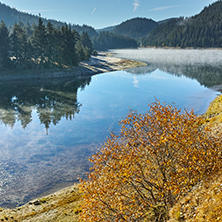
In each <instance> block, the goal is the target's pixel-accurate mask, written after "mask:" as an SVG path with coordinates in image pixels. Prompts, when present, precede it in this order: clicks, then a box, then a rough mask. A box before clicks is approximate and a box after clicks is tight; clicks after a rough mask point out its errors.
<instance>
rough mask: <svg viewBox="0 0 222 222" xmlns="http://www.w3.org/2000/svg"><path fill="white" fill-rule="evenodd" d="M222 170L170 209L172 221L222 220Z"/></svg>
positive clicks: (208, 221)
mask: <svg viewBox="0 0 222 222" xmlns="http://www.w3.org/2000/svg"><path fill="white" fill-rule="evenodd" d="M221 173H222V172H220V173H218V175H214V178H212V179H211V180H209V181H206V182H203V183H202V184H200V185H199V186H198V187H195V189H194V190H193V191H192V192H190V193H189V194H188V195H187V196H186V197H185V198H184V199H183V200H182V201H180V202H179V203H178V204H176V205H175V206H174V207H173V209H171V211H170V218H171V219H170V221H171V222H176V221H186V222H188V221H192V222H197V221H198V222H204V221H206V222H216V221H222V175H221Z"/></svg>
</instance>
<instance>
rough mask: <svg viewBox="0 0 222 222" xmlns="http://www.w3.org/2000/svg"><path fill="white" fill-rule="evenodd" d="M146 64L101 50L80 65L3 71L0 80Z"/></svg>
mask: <svg viewBox="0 0 222 222" xmlns="http://www.w3.org/2000/svg"><path fill="white" fill-rule="evenodd" d="M145 65H147V64H146V63H143V62H137V61H133V60H126V59H120V58H115V57H114V56H113V55H112V54H111V53H108V52H100V53H99V54H98V56H92V57H91V58H90V59H89V60H88V61H83V62H80V63H79V66H73V67H64V68H61V69H59V68H54V69H43V70H25V71H10V72H1V73H0V82H4V81H24V80H41V79H43V80H44V79H57V78H65V77H72V76H73V77H78V76H89V75H90V76H91V75H95V74H99V73H105V72H112V71H118V70H124V69H129V68H134V67H139V66H145Z"/></svg>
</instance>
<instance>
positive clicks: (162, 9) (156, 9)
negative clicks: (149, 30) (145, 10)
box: [149, 5, 181, 11]
mask: <svg viewBox="0 0 222 222" xmlns="http://www.w3.org/2000/svg"><path fill="white" fill-rule="evenodd" d="M177 7H181V6H179V5H171V6H162V7H158V8H153V9H150V10H149V11H164V10H167V9H170V8H177Z"/></svg>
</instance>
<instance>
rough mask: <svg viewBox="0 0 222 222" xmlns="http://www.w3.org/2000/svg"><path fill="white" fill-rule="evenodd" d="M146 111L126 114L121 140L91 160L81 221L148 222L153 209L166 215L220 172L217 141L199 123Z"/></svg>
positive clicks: (165, 110) (154, 108)
mask: <svg viewBox="0 0 222 222" xmlns="http://www.w3.org/2000/svg"><path fill="white" fill-rule="evenodd" d="M148 107H149V109H148V112H147V113H145V114H139V113H137V112H136V111H132V110H131V111H130V113H129V114H128V116H127V117H126V118H125V119H123V120H122V121H121V122H120V124H121V126H122V127H121V132H120V134H119V135H115V134H113V133H111V135H110V137H109V138H108V140H107V141H106V142H105V143H104V145H103V146H102V148H101V149H100V150H99V151H98V152H97V153H96V154H95V155H93V156H92V157H91V159H90V161H92V162H93V164H94V165H93V167H92V169H91V171H90V173H89V174H88V180H87V181H84V180H81V184H80V190H81V192H82V193H83V205H82V211H83V212H82V214H81V215H80V220H81V221H149V220H151V218H152V214H153V211H152V209H154V208H155V207H156V206H162V207H163V208H164V209H166V210H168V209H169V208H170V207H172V206H173V205H174V204H175V202H176V201H177V200H178V199H179V198H180V197H181V196H184V195H185V194H186V193H187V192H188V191H189V190H190V189H192V188H193V187H194V186H195V185H197V184H198V183H199V182H200V181H201V180H203V179H204V178H207V177H210V175H212V174H213V173H214V172H216V171H217V170H218V169H219V168H220V167H221V164H222V161H221V157H222V156H221V142H222V141H221V137H213V136H212V134H211V129H207V130H206V129H204V128H203V127H202V124H203V118H201V117H198V116H196V115H195V114H194V113H193V112H188V111H186V110H181V109H178V108H177V107H176V106H175V105H166V104H161V103H160V102H159V101H155V102H154V103H151V104H149V106H148ZM159 216H161V215H159ZM154 221H163V218H161V217H159V219H158V218H157V217H156V218H155V220H154Z"/></svg>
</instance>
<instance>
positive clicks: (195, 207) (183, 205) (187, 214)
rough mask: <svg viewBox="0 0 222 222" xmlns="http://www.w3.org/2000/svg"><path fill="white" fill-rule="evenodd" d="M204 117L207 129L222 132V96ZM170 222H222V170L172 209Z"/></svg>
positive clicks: (212, 103)
mask: <svg viewBox="0 0 222 222" xmlns="http://www.w3.org/2000/svg"><path fill="white" fill-rule="evenodd" d="M204 116H205V117H206V126H207V127H212V128H213V129H214V133H215V134H216V135H217V134H218V133H219V132H221V130H222V95H220V96H218V97H217V98H216V99H215V100H214V101H212V102H211V104H210V106H209V108H208V110H207V112H206V113H205V114H204ZM221 148H222V145H221ZM221 152H222V151H221ZM169 221H171V222H177V221H181V222H182V221H186V222H188V221H192V222H197V221H198V222H203V221H206V222H216V221H222V169H221V170H220V171H219V172H218V173H217V174H216V175H212V176H211V178H208V180H206V181H202V182H201V183H200V184H199V186H196V187H195V188H194V189H193V190H192V191H191V192H190V193H189V194H188V195H187V196H186V197H184V199H182V200H180V201H179V202H178V203H177V204H176V205H175V206H174V207H173V208H172V209H171V211H170V220H169Z"/></svg>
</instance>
